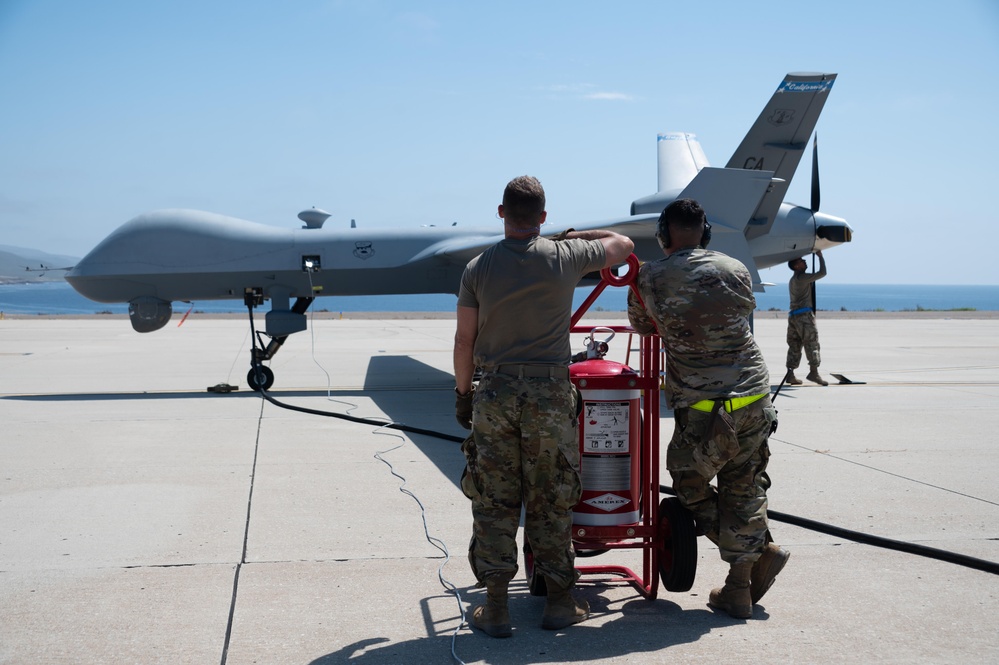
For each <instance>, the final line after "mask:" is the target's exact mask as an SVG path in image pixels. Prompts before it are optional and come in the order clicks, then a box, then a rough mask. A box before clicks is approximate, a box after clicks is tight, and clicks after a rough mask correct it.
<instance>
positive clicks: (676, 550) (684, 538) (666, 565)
mask: <svg viewBox="0 0 999 665" xmlns="http://www.w3.org/2000/svg"><path fill="white" fill-rule="evenodd" d="M656 540H657V542H656V548H657V549H658V555H659V578H660V579H661V580H662V583H663V587H665V588H666V590H667V591H689V590H690V587H692V586H693V585H694V576H695V575H696V574H697V530H696V528H695V526H694V518H693V517H692V516H691V514H690V511H688V510H687V509H686V508H684V507H683V506H682V505H680V500H679V499H677V498H676V497H668V498H665V499H663V500H662V501H661V502H660V504H659V526H658V528H657V530H656Z"/></svg>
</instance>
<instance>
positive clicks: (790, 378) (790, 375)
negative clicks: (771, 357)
mask: <svg viewBox="0 0 999 665" xmlns="http://www.w3.org/2000/svg"><path fill="white" fill-rule="evenodd" d="M787 385H789V386H800V385H801V379H799V378H798V377H796V376H795V375H794V370H793V369H789V370H787Z"/></svg>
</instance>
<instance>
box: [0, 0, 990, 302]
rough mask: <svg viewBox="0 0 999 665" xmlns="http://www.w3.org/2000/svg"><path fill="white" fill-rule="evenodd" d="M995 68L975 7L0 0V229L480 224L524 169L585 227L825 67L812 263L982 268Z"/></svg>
mask: <svg viewBox="0 0 999 665" xmlns="http://www.w3.org/2000/svg"><path fill="white" fill-rule="evenodd" d="M799 5H803V6H799ZM997 65H999V3H997V2H995V1H994V0H952V1H951V2H946V3H942V2H921V1H919V0H912V1H909V2H898V1H894V0H891V1H886V2H870V1H869V0H868V1H866V2H855V1H853V0H843V1H840V2H836V3H828V2H823V3H819V2H815V3H811V2H807V3H806V2H802V3H756V2H736V1H733V2H699V3H677V2H664V1H663V0H658V1H654V2H653V1H650V2H621V3H613V4H612V3H607V2H585V1H583V2H580V1H577V2H541V1H538V0H535V1H534V2H521V1H519V0H513V1H509V2H504V3H477V2H468V1H467V0H465V1H455V2H450V1H448V2H420V3H417V2H390V1H378V0H372V1H361V0H342V1H332V0H295V1H292V2H282V3H278V2H261V1H259V0H241V1H239V2H235V1H229V0H223V1H218V2H212V1H210V0H199V1H198V2H193V1H189V0H176V1H172V2H155V3H154V2H135V1H134V0H132V1H125V0H121V1H112V0H92V1H90V2H74V1H72V0H58V1H57V0H0V90H2V91H3V104H2V105H0V244H4V245H15V246H21V247H29V248H36V249H43V250H45V251H49V252H53V253H59V254H69V255H75V256H82V255H83V254H85V253H86V252H87V251H88V250H89V249H90V248H91V247H92V246H93V245H95V244H96V243H97V242H99V241H100V240H101V239H102V238H103V237H104V236H106V235H107V234H108V233H110V232H111V231H113V230H114V229H115V228H117V227H118V226H119V225H120V224H122V223H124V222H125V221H127V220H129V219H131V218H132V217H134V216H135V215H137V214H140V213H142V212H146V211H148V210H153V209H157V208H168V207H186V208H197V209H202V210H209V211H212V212H218V213H222V214H226V215H231V216H235V217H241V218H244V219H249V220H253V221H257V222H262V223H265V224H272V225H275V226H286V227H295V228H297V227H299V226H300V225H301V223H300V222H299V221H298V220H297V219H296V214H297V213H298V212H299V211H300V210H302V209H305V208H309V207H312V206H316V207H319V208H323V209H325V210H327V211H328V212H330V213H332V218H331V220H330V221H329V222H327V223H328V224H349V220H350V219H351V218H353V219H356V220H357V223H358V225H372V226H378V227H403V226H411V225H419V224H449V223H451V222H454V221H459V222H461V223H463V224H473V223H476V224H478V223H482V222H489V221H496V223H497V230H498V229H499V221H498V220H496V218H495V217H494V213H495V208H496V204H497V203H498V202H499V198H500V195H501V193H502V188H503V185H504V184H505V183H506V182H507V181H508V180H509V179H510V178H512V177H514V176H517V175H521V174H524V173H529V174H532V175H535V176H537V177H539V178H540V179H541V181H542V183H543V184H544V185H545V189H546V191H547V193H548V211H549V221H551V222H557V223H559V224H561V223H572V222H573V221H574V220H579V221H582V220H592V219H609V218H613V217H618V216H621V215H624V214H627V211H628V208H629V206H630V204H631V201H632V200H634V199H636V198H639V197H642V196H645V195H647V194H651V193H653V192H654V191H655V188H656V134H657V133H658V132H662V131H688V132H693V133H695V134H696V135H697V136H698V138H699V139H700V141H701V144H702V146H703V148H704V151H705V153H706V154H707V156H708V159H709V160H710V162H711V164H712V165H714V166H723V165H724V164H725V162H726V161H727V160H728V158H729V156H730V155H731V153H732V152H733V151H734V150H735V148H736V146H737V145H738V143H739V141H740V140H741V139H742V137H743V135H744V134H745V132H746V131H747V130H748V129H749V127H750V125H751V124H752V123H753V121H754V120H755V119H756V116H757V115H758V114H759V112H760V110H761V109H762V108H763V105H764V104H765V103H766V101H767V100H768V99H769V97H770V95H771V94H772V93H773V91H774V90H775V89H776V87H777V85H778V84H779V83H780V81H781V79H782V78H783V76H784V74H785V73H787V72H789V71H826V72H836V73H838V74H839V78H838V79H837V81H836V84H835V86H834V87H833V90H832V92H831V94H830V97H829V100H828V101H827V103H826V106H825V109H824V111H823V113H822V117H821V118H820V120H819V124H818V128H817V131H818V134H819V151H820V153H819V157H820V167H821V182H822V210H823V211H824V212H828V213H831V214H834V215H837V216H840V217H844V218H846V219H847V221H848V222H849V223H850V224H851V225H852V226H853V228H854V230H855V235H854V242H853V243H852V244H850V245H845V246H842V247H838V248H835V249H833V250H831V251H829V252H828V253H827V255H826V259H827V262H828V265H829V277H828V278H827V279H828V281H829V282H830V283H832V282H835V283H885V284H893V283H898V284H929V283H940V284H999V267H997V262H996V260H995V254H996V250H997V248H999V230H997V226H999V213H997V212H996V211H997V209H999V205H997V203H996V202H995V200H994V199H993V197H992V193H993V192H994V191H995V190H996V187H997V186H996V180H997V176H999V168H997V167H996V165H995V163H996V155H997V154H999V137H997V136H999V133H997V131H996V124H997V121H996V118H997V117H999V103H997V102H999V100H997V86H999V76H997ZM809 168H810V157H805V158H804V159H803V160H802V162H801V165H800V167H799V172H798V174H797V176H796V178H795V180H794V181H793V183H792V185H791V188H790V192H789V195H788V197H787V200H789V201H792V202H796V203H800V204H803V205H807V204H808V200H809V194H808V169H809ZM762 277H763V279H764V280H765V281H767V280H769V281H775V282H784V281H786V279H787V270H786V268H773V269H770V270H765V271H763V273H762Z"/></svg>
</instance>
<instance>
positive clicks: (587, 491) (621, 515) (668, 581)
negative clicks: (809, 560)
mask: <svg viewBox="0 0 999 665" xmlns="http://www.w3.org/2000/svg"><path fill="white" fill-rule="evenodd" d="M628 266H629V270H628V273H627V274H626V275H624V276H623V277H617V276H615V275H613V274H612V273H611V272H610V271H609V270H604V271H602V272H601V281H600V283H599V284H598V285H597V286H596V288H595V289H594V290H593V292H592V293H591V294H590V296H589V297H588V298H587V299H586V300H585V301H584V302H583V304H582V305H580V307H579V309H578V310H577V311H576V312H575V313H574V314H573V317H572V324H571V325H572V329H571V330H572V332H573V333H587V334H588V337H587V354H586V356H587V358H586V359H585V360H581V361H579V362H574V363H573V364H571V365H570V366H569V376H570V379H571V380H572V382H573V384H574V385H575V386H576V387H577V388H578V389H579V391H580V395H581V398H582V410H581V412H580V424H579V430H580V441H579V443H580V459H581V464H580V466H581V469H580V475H581V477H582V480H583V496H582V498H581V499H580V502H579V503H578V504H577V506H576V508H575V509H574V511H573V525H572V540H573V545H574V547H575V549H576V556H577V564H579V560H580V559H581V558H588V557H592V556H597V555H602V554H605V553H607V552H611V551H616V550H622V549H641V551H642V571H641V573H638V572H636V571H634V570H632V569H631V568H629V567H627V566H622V565H613V564H604V565H577V566H576V569H577V570H578V571H579V572H580V573H581V574H582V575H584V576H585V575H600V576H604V577H608V578H609V579H610V580H613V581H623V582H624V583H628V584H631V585H632V586H633V587H635V588H636V589H637V590H638V591H639V593H641V594H642V595H643V596H644V597H646V598H648V599H649V600H654V599H655V598H656V596H657V595H658V591H659V581H660V579H661V580H662V584H663V586H664V587H665V588H666V589H667V590H668V591H687V590H689V589H690V587H691V586H692V585H693V582H694V575H695V573H696V570H697V540H696V532H695V527H694V522H693V519H692V518H691V516H690V513H689V512H688V511H687V510H686V509H684V508H683V507H682V506H681V505H680V503H679V501H678V499H676V498H675V497H668V498H665V499H663V500H662V501H659V475H660V473H659V468H660V457H659V393H660V384H661V372H662V355H661V353H660V338H659V336H658V335H652V336H649V337H640V338H639V339H640V340H641V346H640V351H639V361H640V362H639V370H638V371H637V372H636V371H635V370H634V369H632V368H631V367H629V366H628V365H625V364H621V363H616V362H612V361H608V360H605V359H604V358H603V355H604V354H605V353H606V352H607V349H608V345H607V343H606V342H605V341H598V340H597V337H596V335H597V333H598V332H607V333H610V337H608V338H607V341H609V340H610V338H612V337H613V336H614V335H615V334H617V333H628V334H629V339H630V334H631V333H633V332H634V330H633V329H632V328H631V327H629V326H580V325H578V322H579V320H580V319H581V318H582V316H583V314H585V313H586V311H587V310H588V309H589V307H590V305H591V304H592V303H593V302H594V301H595V300H596V299H597V297H598V296H599V295H600V293H602V292H603V290H604V289H605V288H606V287H607V286H608V285H610V286H628V287H629V288H632V289H634V286H633V282H634V279H635V276H636V275H637V274H638V259H637V258H636V257H635V256H634V255H631V256H630V257H629V258H628ZM636 293H637V292H636ZM629 344H630V342H629ZM629 351H630V349H629ZM629 355H630V353H629ZM626 360H627V358H626ZM524 552H525V559H526V565H525V568H526V572H527V578H528V586H529V588H530V592H531V594H532V595H537V596H543V595H546V594H547V589H546V588H545V582H544V578H543V577H542V576H541V575H535V574H534V565H533V564H534V561H533V555H532V553H531V550H530V544H529V543H525V546H524Z"/></svg>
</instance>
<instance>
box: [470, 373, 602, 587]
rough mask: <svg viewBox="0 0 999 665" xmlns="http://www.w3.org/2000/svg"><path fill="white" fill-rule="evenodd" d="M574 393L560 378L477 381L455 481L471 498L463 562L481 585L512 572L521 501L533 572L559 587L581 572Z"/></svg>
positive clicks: (499, 377) (499, 376) (485, 378)
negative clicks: (575, 534)
mask: <svg viewBox="0 0 999 665" xmlns="http://www.w3.org/2000/svg"><path fill="white" fill-rule="evenodd" d="M575 395H576V394H575V389H574V388H573V386H572V384H571V383H570V382H569V381H568V380H565V379H550V378H524V379H519V378H516V377H512V376H506V375H504V374H495V373H487V374H485V375H484V376H483V377H482V379H481V380H480V381H479V385H478V387H477V388H476V390H475V398H474V403H473V412H472V434H471V436H469V437H468V438H467V439H466V440H465V443H464V444H463V445H462V451H463V452H464V453H465V461H466V464H467V466H466V473H465V474H464V475H463V476H462V481H461V487H462V491H464V493H465V495H466V496H467V497H468V498H469V499H471V500H472V540H471V542H470V543H469V546H468V561H469V563H470V564H471V566H472V572H473V573H475V578H476V579H477V580H478V581H479V583H480V584H485V581H486V579H487V578H493V579H498V580H499V581H501V582H502V581H509V580H511V579H513V577H514V576H515V575H516V574H517V555H518V552H517V540H516V537H517V528H518V526H519V525H520V516H521V505H523V507H524V514H525V521H524V532H525V537H526V539H527V541H528V542H529V543H530V545H531V549H532V551H533V553H534V562H535V574H542V575H545V576H547V577H548V578H550V579H551V580H552V582H553V583H555V584H557V585H559V586H561V587H564V588H569V587H571V586H572V585H573V584H574V583H575V581H576V579H577V578H578V577H579V575H578V573H577V572H576V570H575V568H574V561H575V551H574V550H573V547H572V536H571V527H572V508H573V506H575V505H576V503H577V502H578V501H579V497H580V495H581V493H582V488H581V484H580V477H579V440H578V434H577V432H578V427H577V421H576V405H575V399H576V397H575Z"/></svg>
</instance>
